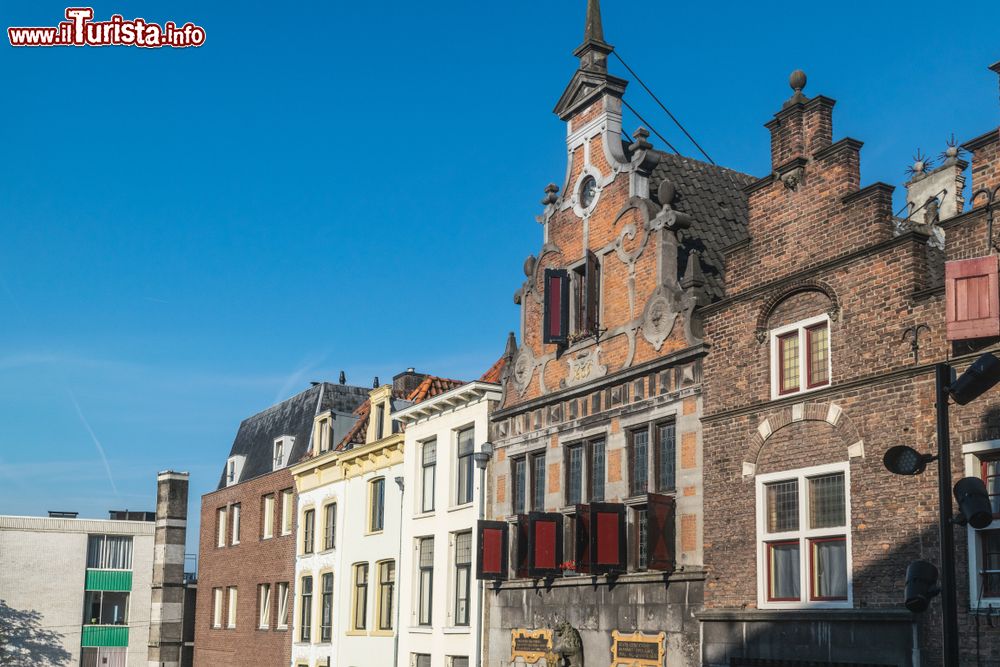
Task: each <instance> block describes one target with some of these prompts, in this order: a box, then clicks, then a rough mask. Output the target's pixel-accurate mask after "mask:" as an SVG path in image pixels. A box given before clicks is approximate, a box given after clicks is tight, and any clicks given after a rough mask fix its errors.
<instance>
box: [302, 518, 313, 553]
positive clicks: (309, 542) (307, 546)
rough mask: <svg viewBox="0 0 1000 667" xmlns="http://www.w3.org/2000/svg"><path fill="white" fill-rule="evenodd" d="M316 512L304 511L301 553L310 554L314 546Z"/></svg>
mask: <svg viewBox="0 0 1000 667" xmlns="http://www.w3.org/2000/svg"><path fill="white" fill-rule="evenodd" d="M315 531H316V510H306V511H305V513H304V514H303V515H302V553H304V554H311V553H312V552H313V550H314V545H315V544H316V533H315Z"/></svg>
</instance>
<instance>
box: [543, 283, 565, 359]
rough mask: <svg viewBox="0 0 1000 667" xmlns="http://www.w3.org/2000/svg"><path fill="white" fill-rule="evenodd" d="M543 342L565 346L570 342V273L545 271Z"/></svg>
mask: <svg viewBox="0 0 1000 667" xmlns="http://www.w3.org/2000/svg"><path fill="white" fill-rule="evenodd" d="M543 317H544V320H545V321H544V322H543V323H542V342H543V343H558V344H563V343H566V342H567V341H568V340H569V272H568V271H564V270H562V269H545V307H544V309H543Z"/></svg>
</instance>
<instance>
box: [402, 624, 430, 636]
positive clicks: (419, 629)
mask: <svg viewBox="0 0 1000 667" xmlns="http://www.w3.org/2000/svg"><path fill="white" fill-rule="evenodd" d="M406 630H407V632H415V633H416V634H418V635H430V634H434V628H433V627H431V626H429V625H411V626H410V627H408V628H407V629H406Z"/></svg>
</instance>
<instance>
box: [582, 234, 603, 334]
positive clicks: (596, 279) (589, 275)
mask: <svg viewBox="0 0 1000 667" xmlns="http://www.w3.org/2000/svg"><path fill="white" fill-rule="evenodd" d="M583 277H584V283H585V285H586V287H585V290H584V292H585V293H584V302H583V303H584V306H583V318H584V321H583V325H584V331H586V332H587V333H595V332H596V331H597V327H598V324H599V315H600V300H599V299H598V295H599V294H600V290H601V265H600V263H599V262H598V261H597V255H595V254H594V253H592V252H591V251H589V250H588V251H587V257H586V260H585V263H584V269H583Z"/></svg>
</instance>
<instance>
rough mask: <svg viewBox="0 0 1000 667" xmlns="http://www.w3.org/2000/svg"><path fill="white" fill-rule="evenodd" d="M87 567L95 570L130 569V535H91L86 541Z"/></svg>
mask: <svg viewBox="0 0 1000 667" xmlns="http://www.w3.org/2000/svg"><path fill="white" fill-rule="evenodd" d="M87 567H88V568H93V569H97V570H131V569H132V537H131V536H128V535H91V536H90V538H89V539H88V541H87Z"/></svg>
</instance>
